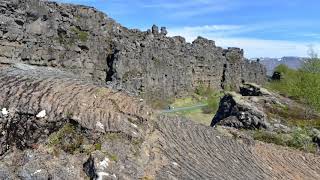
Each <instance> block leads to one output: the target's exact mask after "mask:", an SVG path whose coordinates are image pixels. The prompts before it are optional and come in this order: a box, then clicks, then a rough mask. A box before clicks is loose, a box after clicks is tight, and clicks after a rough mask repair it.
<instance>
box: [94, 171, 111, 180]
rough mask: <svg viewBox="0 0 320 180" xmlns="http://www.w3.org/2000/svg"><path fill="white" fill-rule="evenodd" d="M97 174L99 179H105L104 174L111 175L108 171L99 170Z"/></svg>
mask: <svg viewBox="0 0 320 180" xmlns="http://www.w3.org/2000/svg"><path fill="white" fill-rule="evenodd" d="M97 175H98V178H97V180H103V179H104V178H103V176H110V174H109V173H106V172H98V173H97Z"/></svg>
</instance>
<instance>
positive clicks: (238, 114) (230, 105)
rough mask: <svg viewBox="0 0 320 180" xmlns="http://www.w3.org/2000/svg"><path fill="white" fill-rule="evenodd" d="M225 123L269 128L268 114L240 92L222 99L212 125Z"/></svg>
mask: <svg viewBox="0 0 320 180" xmlns="http://www.w3.org/2000/svg"><path fill="white" fill-rule="evenodd" d="M217 124H219V125H223V126H229V127H234V128H239V129H241V128H244V129H260V128H265V129H267V128H269V127H270V125H269V123H268V121H267V115H266V114H265V113H264V112H263V111H262V110H261V109H258V108H257V107H256V106H255V104H251V103H250V102H249V101H246V100H245V98H243V97H242V96H241V95H240V94H236V93H230V94H227V95H225V96H224V97H223V98H222V99H221V100H220V105H219V108H218V111H217V113H216V115H215V116H214V118H213V119H212V122H211V126H215V125H217Z"/></svg>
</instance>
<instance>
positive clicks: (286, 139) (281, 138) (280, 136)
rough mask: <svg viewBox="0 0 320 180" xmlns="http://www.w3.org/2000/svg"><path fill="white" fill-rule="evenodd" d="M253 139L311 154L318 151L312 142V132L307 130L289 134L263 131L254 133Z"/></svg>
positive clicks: (297, 129) (298, 130)
mask: <svg viewBox="0 0 320 180" xmlns="http://www.w3.org/2000/svg"><path fill="white" fill-rule="evenodd" d="M253 138H254V139H255V140H259V141H262V142H266V143H273V144H277V145H281V146H288V147H291V148H295V149H299V150H302V151H306V152H310V153H315V152H316V151H317V145H316V144H315V143H313V142H312V135H311V131H310V130H309V129H307V128H296V129H295V130H294V131H293V132H291V133H288V134H285V133H276V132H268V131H262V130H261V131H254V133H253Z"/></svg>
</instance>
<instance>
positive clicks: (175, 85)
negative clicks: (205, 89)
mask: <svg viewBox="0 0 320 180" xmlns="http://www.w3.org/2000/svg"><path fill="white" fill-rule="evenodd" d="M0 4H1V5H0V62H2V63H13V62H23V63H27V64H32V65H37V66H52V67H56V68H59V69H64V70H67V71H71V72H74V73H76V74H77V75H78V76H81V77H84V78H88V79H91V80H94V81H96V82H100V83H102V84H105V83H107V84H108V85H110V86H113V87H116V88H118V89H125V90H127V91H129V92H133V93H135V94H140V95H141V96H142V97H144V98H146V99H149V100H150V99H154V98H156V99H167V98H171V97H176V96H184V95H187V94H188V93H190V92H193V91H194V89H195V88H196V87H197V86H199V85H200V84H203V85H207V86H210V87H212V88H216V89H221V88H224V89H226V88H227V89H228V88H232V89H238V87H239V85H240V84H241V82H243V81H246V82H255V83H257V84H262V83H264V82H265V80H266V78H265V77H266V70H265V68H264V67H263V66H262V65H261V64H259V63H257V62H250V61H248V60H246V59H245V58H244V56H243V50H241V49H239V48H229V49H223V48H221V47H217V46H216V45H215V42H214V41H211V40H207V39H204V38H201V37H199V38H197V39H196V40H195V41H194V42H192V43H187V42H186V41H185V39H184V38H183V37H167V36H166V34H167V31H166V29H165V28H164V27H162V28H161V30H160V32H159V28H158V27H157V26H153V27H152V29H151V30H148V31H146V32H142V31H139V30H136V29H127V28H125V27H122V26H121V25H120V24H118V23H116V22H115V21H114V20H112V19H111V18H109V17H108V16H106V15H105V14H103V13H102V12H99V11H97V10H96V9H94V8H90V7H85V6H74V5H67V4H63V5H62V4H57V3H54V2H43V1H38V0H26V1H22V0H10V1H9V0H0Z"/></svg>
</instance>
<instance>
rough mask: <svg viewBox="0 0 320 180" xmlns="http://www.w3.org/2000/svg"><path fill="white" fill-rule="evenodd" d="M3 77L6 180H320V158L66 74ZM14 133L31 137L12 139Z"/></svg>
mask: <svg viewBox="0 0 320 180" xmlns="http://www.w3.org/2000/svg"><path fill="white" fill-rule="evenodd" d="M0 74H1V76H0V77H1V86H0V90H1V91H0V104H1V105H0V106H1V107H5V108H6V111H2V112H5V113H4V114H3V113H2V112H1V116H0V124H1V126H0V131H1V133H2V134H1V136H0V137H1V138H0V141H1V143H2V144H4V145H5V146H2V145H1V148H3V147H6V149H2V154H1V156H0V167H1V168H0V177H1V178H2V179H19V178H20V179H21V178H22V179H88V178H92V179H95V178H102V179H139V178H140V179H143V178H144V179H279V178H284V179H288V178H289V179H290V178H294V179H295V178H298V179H299V178H300V179H319V177H320V174H319V172H320V171H319V168H320V158H319V156H317V155H313V154H306V153H303V152H300V151H295V150H288V149H285V148H283V147H278V146H270V145H267V144H260V143H258V144H257V143H255V142H250V143H248V142H246V141H241V140H238V139H236V138H232V137H230V135H226V134H224V133H221V132H219V131H216V130H215V129H213V128H211V127H206V126H203V125H199V124H195V123H193V122H192V121H189V120H188V119H183V118H180V117H169V116H164V115H157V114H155V113H152V112H151V111H150V109H149V108H148V107H146V106H145V105H144V103H143V102H140V101H139V100H137V99H135V98H133V97H130V96H128V95H125V94H123V93H120V92H116V91H113V90H110V89H107V88H104V87H102V86H99V85H95V84H93V83H90V82H87V81H85V80H81V79H79V78H77V77H74V76H73V75H72V74H69V73H65V72H62V71H60V70H56V69H51V68H40V67H33V66H31V67H30V66H25V65H23V66H21V65H15V66H14V67H2V68H1V69H0ZM114 97H117V98H116V99H113V98H114ZM112 99H113V100H112ZM84 100H85V102H83V101H84ZM66 102H67V103H66ZM91 102H92V103H91ZM43 110H46V113H45V116H40V117H36V116H37V115H38V114H39V112H43ZM21 117H23V118H21ZM9 122H14V123H9ZM8 124H10V125H9V126H7V125H8ZM30 124H33V125H32V126H30ZM49 125H50V126H49ZM102 125H103V127H104V128H102ZM8 127H9V128H8ZM10 127H13V128H10ZM52 127H53V128H52ZM38 131H41V132H42V133H38ZM3 132H5V133H4V134H3ZM11 132H14V133H16V135H19V134H20V132H22V134H24V138H21V137H22V136H17V137H15V138H4V137H9V136H8V135H9V134H10V133H11ZM25 132H28V133H25ZM31 132H33V133H31ZM39 134H40V136H38V135H39ZM18 137H20V138H18ZM20 144H23V146H20ZM297 157H299V158H297ZM279 167H281V168H280V169H279Z"/></svg>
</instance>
